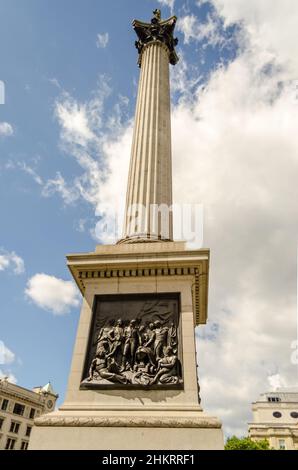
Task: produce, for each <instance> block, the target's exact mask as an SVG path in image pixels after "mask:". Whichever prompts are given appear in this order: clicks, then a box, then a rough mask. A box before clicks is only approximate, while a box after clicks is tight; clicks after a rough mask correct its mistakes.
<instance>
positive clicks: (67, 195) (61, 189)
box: [42, 171, 79, 204]
mask: <svg viewBox="0 0 298 470" xmlns="http://www.w3.org/2000/svg"><path fill="white" fill-rule="evenodd" d="M55 193H58V194H60V196H61V197H62V199H63V201H64V202H65V204H72V203H73V202H75V201H76V200H77V199H78V198H79V193H78V191H77V190H76V188H74V187H72V186H71V185H68V184H67V183H66V181H65V179H64V178H63V176H62V175H61V173H60V172H59V171H58V172H57V174H56V177H55V178H52V179H49V180H48V181H47V182H46V184H45V185H44V187H43V189H42V195H43V196H44V197H49V196H52V195H53V194H55Z"/></svg>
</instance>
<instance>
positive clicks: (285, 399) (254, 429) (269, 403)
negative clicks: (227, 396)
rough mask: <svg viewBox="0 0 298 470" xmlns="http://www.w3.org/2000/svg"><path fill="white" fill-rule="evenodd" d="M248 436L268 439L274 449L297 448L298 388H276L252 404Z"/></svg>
mask: <svg viewBox="0 0 298 470" xmlns="http://www.w3.org/2000/svg"><path fill="white" fill-rule="evenodd" d="M252 411H253V422H252V423H249V425H248V433H249V437H251V438H252V439H254V440H260V439H268V441H269V443H270V446H271V447H273V448H274V449H285V450H298V388H293V389H291V388H278V389H277V390H276V391H274V392H269V393H264V394H262V395H260V398H259V399H258V401H256V402H255V403H253V404H252Z"/></svg>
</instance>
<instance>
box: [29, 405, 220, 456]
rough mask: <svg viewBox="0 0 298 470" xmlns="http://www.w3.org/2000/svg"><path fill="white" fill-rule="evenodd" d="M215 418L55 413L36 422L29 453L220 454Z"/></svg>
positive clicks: (174, 414) (191, 414)
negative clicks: (135, 452)
mask: <svg viewBox="0 0 298 470" xmlns="http://www.w3.org/2000/svg"><path fill="white" fill-rule="evenodd" d="M223 446H224V443H223V433H222V429H221V423H220V421H219V420H218V419H217V418H214V417H211V416H207V415H205V413H203V412H186V413H182V412H172V413H171V414H170V415H167V416H164V415H162V414H155V415H153V416H149V415H148V414H146V413H144V414H143V415H142V413H138V414H134V413H132V414H131V415H130V416H129V415H121V414H119V416H116V415H114V416H111V415H109V416H107V415H104V414H102V413H100V412H92V415H91V414H90V412H89V413H88V412H80V413H74V412H63V411H58V412H55V413H51V414H48V415H44V416H42V417H41V418H38V419H37V420H36V422H35V426H34V427H33V429H32V435H31V438H30V443H29V449H30V450H162V449H164V450H222V449H223Z"/></svg>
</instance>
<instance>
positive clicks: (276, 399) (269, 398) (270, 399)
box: [268, 397, 280, 403]
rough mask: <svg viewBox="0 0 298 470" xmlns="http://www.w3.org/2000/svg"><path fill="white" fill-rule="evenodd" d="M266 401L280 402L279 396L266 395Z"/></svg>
mask: <svg viewBox="0 0 298 470" xmlns="http://www.w3.org/2000/svg"><path fill="white" fill-rule="evenodd" d="M268 401H270V402H271V403H278V402H280V398H279V397H268Z"/></svg>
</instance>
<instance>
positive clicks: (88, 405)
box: [29, 242, 223, 450]
mask: <svg viewBox="0 0 298 470" xmlns="http://www.w3.org/2000/svg"><path fill="white" fill-rule="evenodd" d="M67 259H68V265H69V268H70V271H71V273H72V275H73V277H74V279H75V281H76V282H77V284H78V286H79V288H80V290H81V292H82V294H83V297H84V300H83V305H82V311H81V317H80V322H79V327H78V332H77V338H76V343H75V348H74V354H73V360H72V365H71V372H70V377H69V382H68V387H67V393H66V397H65V402H64V404H63V405H62V406H61V407H60V409H59V410H58V411H55V412H54V413H50V414H48V415H44V416H42V417H40V418H38V419H37V420H36V421H35V426H34V428H33V430H32V436H31V439H30V445H29V448H30V449H132V450H137V449H222V448H223V435H222V430H221V423H220V422H219V421H218V420H217V419H216V418H214V417H210V416H207V415H205V413H204V412H203V411H202V408H201V406H200V400H199V393H198V381H197V367H196V349H195V334H194V328H195V325H196V324H200V323H205V322H206V317H207V291H208V268H209V251H208V250H187V249H186V248H185V245H184V243H182V242H167V243H166V242H163V243H158V242H156V243H140V244H124V245H110V246H102V245H100V246H98V247H97V248H96V251H95V252H94V253H88V254H77V255H70V256H68V257H67ZM162 293H164V294H173V293H175V294H177V295H179V298H180V312H179V329H180V330H179V331H180V343H181V344H180V350H181V365H182V378H183V381H182V384H181V386H179V387H178V388H169V389H167V388H156V389H152V388H148V389H146V388H138V387H136V388H130V387H127V388H117V387H115V388H106V389H105V388H97V389H96V388H95V389H94V388H92V389H85V388H82V379H83V378H84V376H83V374H84V372H83V371H84V368H85V367H86V357H87V355H88V347H89V346H88V344H89V342H88V341H89V339H88V338H89V336H90V328H91V327H92V316H93V315H94V309H93V305H94V300H95V299H96V296H102V295H105V296H106V295H113V296H116V295H124V294H142V295H145V294H150V295H151V296H152V295H154V294H162Z"/></svg>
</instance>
